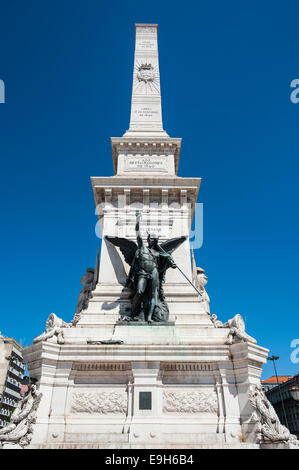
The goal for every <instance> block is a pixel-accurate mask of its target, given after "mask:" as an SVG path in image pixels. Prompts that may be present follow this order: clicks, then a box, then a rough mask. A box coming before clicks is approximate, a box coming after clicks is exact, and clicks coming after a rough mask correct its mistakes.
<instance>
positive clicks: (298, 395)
mask: <svg viewBox="0 0 299 470" xmlns="http://www.w3.org/2000/svg"><path fill="white" fill-rule="evenodd" d="M289 392H290V394H291V397H292V398H293V400H296V401H299V387H297V386H296V385H294V387H292V388H290V390H289Z"/></svg>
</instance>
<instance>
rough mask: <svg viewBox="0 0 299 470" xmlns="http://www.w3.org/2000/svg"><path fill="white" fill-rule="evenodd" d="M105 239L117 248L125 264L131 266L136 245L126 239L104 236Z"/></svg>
mask: <svg viewBox="0 0 299 470" xmlns="http://www.w3.org/2000/svg"><path fill="white" fill-rule="evenodd" d="M105 239H106V240H108V242H110V243H112V245H114V246H118V248H119V249H120V251H121V252H122V254H123V255H124V258H125V261H126V263H128V264H129V265H130V266H131V265H132V263H133V260H134V256H135V253H136V250H137V248H138V246H137V244H136V243H135V242H133V241H132V240H127V239H126V238H119V237H108V235H106V236H105Z"/></svg>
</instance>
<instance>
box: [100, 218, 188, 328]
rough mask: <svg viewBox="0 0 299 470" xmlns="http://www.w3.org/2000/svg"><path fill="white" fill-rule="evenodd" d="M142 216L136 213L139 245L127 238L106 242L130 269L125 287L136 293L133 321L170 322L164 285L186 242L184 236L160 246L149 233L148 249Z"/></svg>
mask: <svg viewBox="0 0 299 470" xmlns="http://www.w3.org/2000/svg"><path fill="white" fill-rule="evenodd" d="M140 218H141V213H140V212H137V213H136V226H135V230H136V236H137V244H136V243H135V242H134V241H132V240H127V239H126V238H118V237H109V236H106V237H105V238H106V240H108V241H109V242H110V243H112V244H113V245H115V246H118V247H119V248H120V251H121V252H122V254H123V255H124V258H125V261H126V262H127V263H128V264H129V265H130V266H131V269H130V272H129V275H128V278H127V282H126V287H129V288H130V289H131V290H132V291H133V296H132V314H131V316H130V319H139V320H146V321H147V322H149V323H152V322H153V321H155V322H167V321H168V317H169V310H168V306H167V303H166V301H165V296H164V292H163V282H164V280H165V273H166V270H167V269H168V268H170V267H171V268H176V267H177V266H176V264H175V262H174V260H173V258H172V256H171V253H173V251H174V250H175V249H176V248H178V247H179V245H181V243H183V242H184V241H185V240H186V237H185V236H182V237H177V238H172V239H171V240H168V241H166V242H164V243H161V245H159V244H158V236H157V235H153V234H149V235H148V237H147V243H148V246H146V245H145V244H144V242H143V240H142V237H141V234H140Z"/></svg>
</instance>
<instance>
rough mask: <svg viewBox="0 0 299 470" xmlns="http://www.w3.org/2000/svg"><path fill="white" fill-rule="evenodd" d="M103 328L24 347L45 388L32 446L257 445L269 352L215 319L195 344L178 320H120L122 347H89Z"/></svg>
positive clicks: (116, 333) (77, 330)
mask: <svg viewBox="0 0 299 470" xmlns="http://www.w3.org/2000/svg"><path fill="white" fill-rule="evenodd" d="M95 330H97V329H95V328H92V329H90V330H89V329H87V328H67V329H65V334H64V338H65V343H64V344H57V343H56V339H53V338H52V339H49V340H48V341H47V342H39V343H37V344H34V345H33V346H30V347H28V348H26V362H28V370H29V374H30V376H34V377H37V378H39V384H40V386H39V390H40V392H42V393H43V398H42V402H41V406H40V408H39V412H38V419H37V422H36V425H35V432H34V436H33V440H32V443H31V447H32V448H94V447H96V448H110V447H112V448H155V447H158V448H202V447H208V448H218V447H220V448H223V447H224V448H225V447H240V448H242V447H248V446H249V447H256V445H257V443H256V431H255V427H256V425H255V423H251V417H252V407H251V405H250V404H249V402H248V393H249V388H250V386H252V385H253V386H254V385H256V384H258V383H259V379H260V374H261V368H262V364H263V363H265V362H266V357H267V352H268V351H267V350H266V349H264V348H261V347H259V346H257V345H255V344H249V343H246V342H240V343H236V344H232V345H226V344H225V341H226V338H227V333H228V330H227V329H226V328H222V329H220V328H219V329H218V328H214V327H213V326H212V327H211V328H202V329H198V331H197V332H196V335H193V336H192V335H190V341H189V342H187V341H186V339H185V338H184V336H181V334H180V329H179V328H178V327H176V326H175V325H138V324H136V325H131V324H129V325H121V324H120V325H119V324H118V325H117V324H116V325H115V330H114V334H113V337H112V339H113V340H120V341H123V343H122V344H87V339H86V338H90V337H93V340H94V341H96V340H100V336H97V331H95ZM79 333H80V334H79ZM91 333H92V334H91ZM198 333H199V334H198ZM197 334H198V336H197ZM84 338H85V343H84Z"/></svg>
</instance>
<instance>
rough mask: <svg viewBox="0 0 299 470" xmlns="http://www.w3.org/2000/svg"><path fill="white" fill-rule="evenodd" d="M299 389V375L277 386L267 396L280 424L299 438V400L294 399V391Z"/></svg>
mask: <svg viewBox="0 0 299 470" xmlns="http://www.w3.org/2000/svg"><path fill="white" fill-rule="evenodd" d="M296 387H299V374H297V375H295V376H294V377H291V378H290V379H289V380H287V381H285V382H282V383H280V384H279V385H277V384H276V386H275V387H272V388H271V389H270V390H268V391H267V392H266V396H267V398H268V400H269V401H270V403H271V404H272V405H273V407H274V409H275V411H276V413H277V415H278V417H279V419H280V422H281V423H282V424H283V425H284V426H286V427H287V428H288V429H289V430H290V432H291V433H292V434H295V435H296V436H297V437H299V400H296V399H295V398H294V396H295V395H294V393H292V389H294V388H296Z"/></svg>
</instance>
